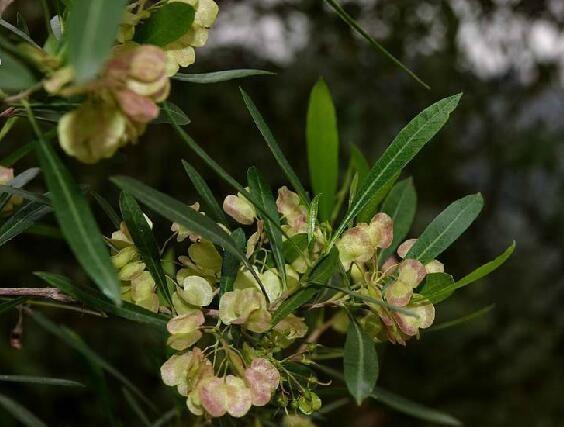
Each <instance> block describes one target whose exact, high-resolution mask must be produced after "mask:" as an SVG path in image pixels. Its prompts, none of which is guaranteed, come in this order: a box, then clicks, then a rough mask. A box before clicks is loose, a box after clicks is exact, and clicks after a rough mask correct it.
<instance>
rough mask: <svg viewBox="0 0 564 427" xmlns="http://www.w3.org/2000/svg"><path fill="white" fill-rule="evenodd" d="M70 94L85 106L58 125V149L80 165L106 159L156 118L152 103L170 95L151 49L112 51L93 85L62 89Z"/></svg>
mask: <svg viewBox="0 0 564 427" xmlns="http://www.w3.org/2000/svg"><path fill="white" fill-rule="evenodd" d="M73 91H78V92H80V93H84V94H85V95H86V100H85V101H84V102H83V103H82V104H81V105H80V106H79V107H78V108H77V109H76V110H73V111H70V112H68V113H66V114H65V115H64V116H63V117H62V118H61V120H60V121H59V125H58V126H59V127H58V130H59V138H60V143H61V147H62V148H63V150H65V152H66V153H67V154H68V155H70V156H74V157H76V158H77V159H79V160H80V161H82V162H84V163H95V162H97V161H99V160H100V159H102V158H108V157H112V156H113V155H114V154H115V152H116V151H117V149H118V148H120V147H121V146H123V145H125V144H127V143H128V142H134V141H136V139H137V138H138V136H139V135H141V134H142V133H143V132H144V130H145V126H146V125H147V123H149V122H151V121H152V120H154V119H155V118H157V116H158V115H159V107H158V106H157V103H159V102H162V101H164V100H165V99H166V98H167V97H168V94H169V92H170V81H169V78H168V77H167V76H166V55H165V54H164V52H163V51H162V50H161V49H159V48H158V47H156V46H149V45H141V46H118V47H116V48H115V49H114V55H113V57H112V58H111V59H110V60H109V62H108V63H107V65H106V67H105V70H104V72H103V73H102V75H101V77H100V79H99V80H97V81H96V82H95V83H92V84H90V85H88V86H87V87H84V88H80V89H78V88H75V89H73V88H66V89H62V93H68V92H73Z"/></svg>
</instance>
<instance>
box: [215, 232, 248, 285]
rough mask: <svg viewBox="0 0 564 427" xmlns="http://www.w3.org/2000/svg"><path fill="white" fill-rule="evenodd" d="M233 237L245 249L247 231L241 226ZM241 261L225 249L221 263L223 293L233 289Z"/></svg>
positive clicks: (220, 282) (220, 280)
mask: <svg viewBox="0 0 564 427" xmlns="http://www.w3.org/2000/svg"><path fill="white" fill-rule="evenodd" d="M231 237H233V240H235V242H236V243H237V246H239V248H240V249H241V250H242V251H243V250H245V247H246V245H247V238H246V236H245V232H244V231H243V230H242V229H241V228H237V229H236V230H235V231H234V232H233V233H231ZM240 265H241V261H240V260H239V258H237V257H236V256H235V255H233V254H231V253H230V252H227V251H225V252H224V254H223V264H222V265H221V278H220V279H219V291H220V294H221V295H223V294H224V293H225V292H231V291H232V290H233V283H235V279H236V278H237V272H238V271H239V266H240Z"/></svg>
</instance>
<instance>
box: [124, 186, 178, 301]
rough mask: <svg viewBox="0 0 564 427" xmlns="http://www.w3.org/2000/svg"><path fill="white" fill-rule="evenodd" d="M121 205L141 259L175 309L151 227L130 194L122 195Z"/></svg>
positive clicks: (164, 296)
mask: <svg viewBox="0 0 564 427" xmlns="http://www.w3.org/2000/svg"><path fill="white" fill-rule="evenodd" d="M119 205H120V209H121V214H122V216H123V220H124V221H125V224H126V225H127V230H128V231H129V234H130V236H131V238H132V239H133V243H134V244H135V246H136V248H137V249H138V250H139V254H140V255H141V259H142V260H143V262H144V263H145V265H146V266H147V269H148V270H149V273H151V276H152V277H153V280H154V281H155V283H156V284H157V288H158V290H159V291H160V293H161V295H162V296H163V298H164V299H165V300H166V301H167V302H168V304H169V306H170V307H173V304H172V297H171V295H170V292H169V289H168V284H167V280H166V274H165V272H164V269H163V266H162V264H161V257H160V250H159V247H158V245H157V242H156V240H155V237H154V236H153V231H152V230H151V227H150V225H149V224H148V223H147V220H146V219H145V216H144V215H143V212H142V211H141V208H139V205H138V204H137V202H136V201H135V199H134V198H133V197H131V196H130V195H129V194H127V193H125V192H122V193H121V196H120V200H119Z"/></svg>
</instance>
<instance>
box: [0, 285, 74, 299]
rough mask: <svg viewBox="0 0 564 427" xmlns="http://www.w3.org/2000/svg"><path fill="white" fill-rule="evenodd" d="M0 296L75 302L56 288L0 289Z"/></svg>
mask: <svg viewBox="0 0 564 427" xmlns="http://www.w3.org/2000/svg"><path fill="white" fill-rule="evenodd" d="M0 296H4V297H35V298H45V299H52V300H55V301H61V302H74V301H75V300H74V299H73V298H71V297H69V296H67V295H65V294H64V293H62V292H61V291H59V290H58V289H56V288H0Z"/></svg>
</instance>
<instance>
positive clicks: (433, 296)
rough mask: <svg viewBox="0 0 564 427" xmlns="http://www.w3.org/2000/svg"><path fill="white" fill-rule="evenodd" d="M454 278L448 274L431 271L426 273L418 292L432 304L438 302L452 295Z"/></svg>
mask: <svg viewBox="0 0 564 427" xmlns="http://www.w3.org/2000/svg"><path fill="white" fill-rule="evenodd" d="M453 285H454V279H453V278H452V276H451V275H450V274H446V273H432V274H427V276H426V277H425V283H424V284H423V286H421V288H420V289H419V290H418V293H419V294H420V295H422V296H424V297H425V298H427V299H428V300H429V301H431V303H432V304H438V303H440V302H442V301H444V300H445V299H447V298H448V297H450V296H451V295H452V293H453V292H454V288H453Z"/></svg>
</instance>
